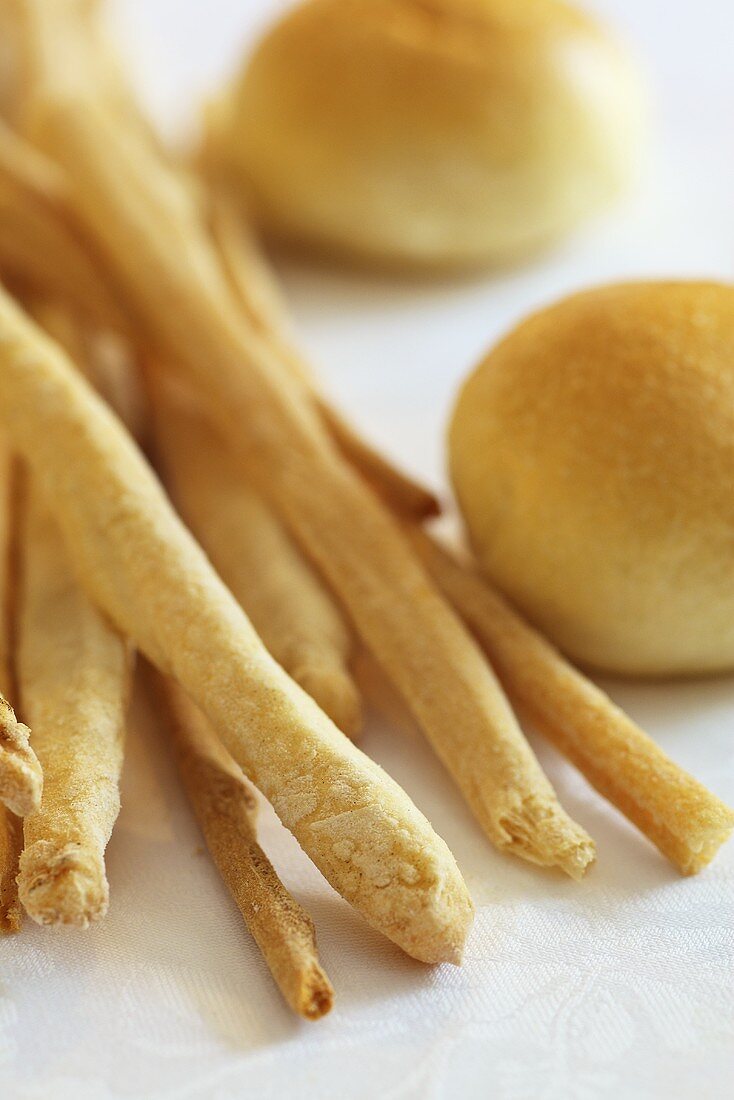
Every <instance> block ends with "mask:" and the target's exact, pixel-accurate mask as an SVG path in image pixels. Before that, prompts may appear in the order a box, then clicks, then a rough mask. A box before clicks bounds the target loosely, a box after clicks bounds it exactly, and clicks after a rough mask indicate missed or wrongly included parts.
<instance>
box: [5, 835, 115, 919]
mask: <svg viewBox="0 0 734 1100" xmlns="http://www.w3.org/2000/svg"><path fill="white" fill-rule="evenodd" d="M18 892H19V894H20V900H21V901H22V903H23V908H24V909H25V911H26V913H27V914H28V916H29V917H32V919H33V920H34V921H36V923H37V924H60V925H70V926H72V927H75V928H88V927H89V925H90V924H93V923H95V921H98V920H101V919H102V917H104V915H105V914H106V912H107V907H108V904H109V887H108V884H107V876H106V875H105V868H104V862H103V860H102V859H101V858H100V856H99V854H98V853H97V852H93V851H89V850H87V849H85V848H82V847H81V846H80V845H78V844H74V843H73V842H72V843H68V844H64V845H63V846H62V847H59V846H58V845H56V844H54V843H53V842H52V841H49V840H40V841H38V842H37V843H35V844H33V845H31V847H30V848H27V849H26V850H25V851H24V852H23V854H22V856H21V857H20V874H19V875H18Z"/></svg>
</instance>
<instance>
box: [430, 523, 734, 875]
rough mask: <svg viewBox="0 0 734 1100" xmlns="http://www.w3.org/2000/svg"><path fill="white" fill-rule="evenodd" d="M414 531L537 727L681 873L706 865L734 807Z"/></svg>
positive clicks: (481, 583) (732, 821)
mask: <svg viewBox="0 0 734 1100" xmlns="http://www.w3.org/2000/svg"><path fill="white" fill-rule="evenodd" d="M412 537H413V541H414V544H415V545H416V547H417V548H418V550H419V552H420V554H421V557H422V559H423V561H424V562H425V563H426V565H427V566H428V567H429V569H430V570H431V573H432V575H433V576H434V577H435V578H436V580H437V581H438V583H439V584H440V585H441V587H442V589H443V590H444V592H445V593H446V595H447V596H448V597H449V599H451V601H452V603H453V604H454V606H455V607H456V608H457V609H458V610H459V612H460V613H461V614H462V615H463V616H464V618H465V619H466V621H467V623H468V624H469V625H470V626H471V628H472V630H473V631H474V633H475V634H476V636H477V638H478V639H479V641H480V642H481V643H482V645H483V646H484V647H485V649H486V651H487V653H488V655H489V657H490V659H491V660H492V663H493V664H494V667H495V668H496V669H497V674H498V675H499V677H500V678H501V680H502V682H503V684H504V685H505V687H506V689H507V691H508V692H509V693H510V695H511V697H512V698H513V699H514V700H515V702H516V703H517V704H518V705H519V706H520V708H521V710H522V712H523V713H524V714H526V715H527V716H528V717H529V719H530V720H531V721H532V723H533V724H534V726H536V727H537V728H538V729H539V730H540V731H541V733H543V734H545V736H547V737H548V738H549V739H550V740H551V741H552V742H553V744H554V745H556V747H557V748H559V749H560V750H561V752H563V753H564V755H566V756H567V757H568V758H569V760H571V762H572V763H573V764H575V765H576V767H577V768H579V770H580V771H582V772H583V774H584V775H585V776H586V778H587V779H588V780H589V782H590V783H591V784H592V785H593V786H594V787H596V789H597V790H598V791H599V792H600V793H601V794H603V795H604V796H605V798H608V799H609V801H610V802H612V803H613V804H614V805H615V806H616V807H617V808H618V809H619V810H621V811H622V813H623V814H625V815H626V816H627V817H628V818H629V819H630V821H632V822H633V823H634V824H635V825H637V827H638V828H639V829H640V830H641V831H642V832H643V833H644V834H645V836H647V837H649V839H650V840H651V841H652V842H653V844H656V845H657V847H658V848H659V849H660V851H661V852H662V853H663V855H665V856H667V857H668V859H669V860H671V862H672V863H674V864H675V866H676V867H677V868H678V869H679V870H680V871H681V872H682V873H683V874H695V873H696V872H698V871H700V870H701V869H702V868H703V867H705V866H706V864H707V863H709V862H710V861H711V860H712V859H713V857H714V855H715V854H716V852H717V851H718V849H719V847H720V846H721V845H722V844H723V843H724V841H725V840H727V839H728V837H729V836H730V835H731V832H732V829H734V810H731V809H730V808H729V807H728V806H726V805H725V804H724V803H723V802H721V801H720V800H719V799H718V798H717V797H716V796H715V795H713V794H712V793H711V792H710V791H708V790H707V789H706V788H705V787H704V786H703V785H702V784H701V783H699V782H698V781H697V780H696V779H694V778H693V777H692V776H690V775H688V774H687V773H686V772H685V771H683V769H682V768H680V767H679V766H678V765H677V764H675V763H674V762H673V761H672V760H671V759H670V758H669V757H668V756H666V754H665V753H664V752H663V751H662V749H661V748H660V747H659V746H658V745H656V744H655V742H654V741H652V739H651V738H650V737H648V736H647V734H645V733H643V731H642V730H641V729H640V728H639V727H638V726H636V725H635V723H634V722H633V721H632V720H631V719H630V718H628V716H627V715H626V714H624V713H623V711H621V710H620V709H619V708H618V707H616V706H615V705H614V704H613V703H612V701H611V700H610V699H609V698H608V697H607V696H606V695H605V694H604V693H603V692H602V691H600V690H599V688H597V687H596V685H595V684H593V683H592V682H591V681H590V680H587V679H586V678H585V677H584V676H582V675H581V673H579V672H577V671H576V669H575V668H573V666H572V665H570V664H569V663H568V661H566V660H565V659H564V658H563V657H562V656H561V654H560V653H559V652H558V651H557V650H556V649H555V648H554V647H553V646H552V645H551V644H550V643H549V642H548V641H546V639H545V638H544V637H543V636H542V635H541V634H539V633H538V631H536V630H534V629H533V628H532V627H531V626H529V625H528V624H527V623H525V622H524V621H523V619H522V618H521V617H520V616H519V615H518V614H517V613H516V612H515V611H513V610H512V608H511V607H510V606H509V604H508V603H507V602H506V601H505V600H504V599H503V598H502V596H500V595H499V594H498V593H497V592H495V591H494V589H492V588H491V586H490V585H489V584H488V583H487V582H486V581H485V580H483V579H482V578H481V577H480V576H479V574H478V573H476V572H475V571H474V570H473V569H471V568H470V567H468V566H464V567H462V566H461V565H459V564H458V563H457V562H456V561H455V560H453V559H452V558H451V557H450V556H449V555H448V554H447V553H446V552H445V551H443V550H441V549H440V547H439V546H437V545H436V544H435V543H434V542H432V541H431V540H430V539H429V538H428V537H427V536H426V535H424V534H422V533H420V532H417V531H416V532H413V535H412Z"/></svg>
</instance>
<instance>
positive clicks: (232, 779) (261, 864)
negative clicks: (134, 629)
mask: <svg viewBox="0 0 734 1100" xmlns="http://www.w3.org/2000/svg"><path fill="white" fill-rule="evenodd" d="M155 688H156V696H157V699H158V700H159V701H160V704H161V706H160V710H161V712H162V716H163V720H164V722H165V724H166V726H167V727H168V729H169V731H170V734H171V737H172V740H173V744H174V749H175V753H176V758H177V762H178V767H179V772H180V774H181V778H182V780H183V785H184V788H185V790H186V793H187V795H188V799H189V802H190V803H191V806H192V807H193V810H194V813H195V814H196V818H197V820H198V822H199V825H200V827H201V831H202V833H203V834H204V839H205V840H206V844H207V847H208V849H209V852H210V853H211V856H212V859H213V860H214V862H215V864H216V866H217V869H218V870H219V873H220V875H221V876H222V879H223V880H224V883H225V885H226V887H227V889H228V890H229V892H230V894H231V895H232V897H233V899H234V901H235V903H236V905H237V908H238V909H239V910H240V912H241V913H242V916H243V918H244V920H245V924H246V925H247V927H248V929H249V931H250V933H251V935H252V937H253V939H254V940H255V942H256V943H257V945H258V947H259V948H260V950H261V952H262V954H263V957H264V958H265V961H266V963H267V964H268V967H269V969H270V972H271V974H272V975H273V978H274V979H275V982H276V983H277V985H278V988H279V989H280V991H281V993H282V994H283V997H284V999H285V1001H286V1002H287V1004H288V1005H290V1007H291V1008H292V1009H293V1011H294V1012H296V1013H298V1015H299V1016H303V1017H305V1018H306V1019H307V1020H317V1019H319V1018H320V1017H321V1016H324V1015H325V1014H326V1013H327V1012H328V1011H329V1010H330V1008H331V1006H332V1003H333V997H334V991H333V989H332V986H331V983H330V981H329V979H328V978H327V976H326V974H325V973H324V971H323V969H322V967H321V964H320V963H319V958H318V952H317V948H316V934H315V931H314V926H313V921H312V920H311V918H310V917H309V915H308V913H306V911H305V910H304V909H303V908H302V907H301V906H300V905H299V904H298V902H297V901H296V900H295V898H294V897H292V895H291V894H289V893H288V891H287V890H286V888H285V887H284V886H283V883H282V882H281V881H280V879H279V878H278V875H277V872H276V871H275V868H274V867H273V865H272V863H271V862H270V860H269V859H268V857H267V856H266V854H265V852H263V850H262V848H261V847H260V845H259V844H258V841H257V831H256V821H257V800H256V798H255V794H254V792H253V790H252V788H251V787H250V786H249V784H248V783H247V781H246V780H245V778H244V776H243V775H242V772H241V770H240V769H239V768H238V767H237V765H236V764H235V762H234V760H233V759H232V757H231V756H230V755H229V753H228V752H227V751H226V749H225V748H224V747H223V746H222V743H221V741H220V740H219V738H218V737H217V736H216V735H215V734H214V733H213V731H212V729H211V727H210V726H209V725H208V723H207V722H206V719H205V718H204V717H203V715H202V713H201V711H200V710H198V708H197V707H196V706H194V704H193V703H192V702H191V700H190V699H189V698H188V697H187V696H186V695H185V694H184V692H183V691H182V690H181V688H180V687H178V685H177V684H174V683H173V682H172V681H171V680H165V679H164V678H163V677H161V676H156V680H155Z"/></svg>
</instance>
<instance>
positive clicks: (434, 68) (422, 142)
mask: <svg viewBox="0 0 734 1100" xmlns="http://www.w3.org/2000/svg"><path fill="white" fill-rule="evenodd" d="M640 104H641V97H640V95H639V91H638V85H637V81H636V79H635V77H634V74H633V73H632V72H631V69H630V66H629V64H628V61H627V59H626V57H625V56H624V55H623V54H622V53H621V52H620V50H619V49H618V47H617V45H616V44H615V43H614V42H613V41H612V40H611V39H610V37H609V36H608V34H607V33H606V32H605V31H603V30H602V29H601V28H600V27H599V26H597V24H596V23H594V22H593V21H592V20H591V19H589V18H588V17H586V16H585V15H583V14H582V13H581V12H579V11H577V10H576V9H574V8H572V7H569V6H568V5H566V4H565V3H562V2H560V0H308V2H306V3H304V4H302V5H301V6H299V7H297V8H296V9H295V10H293V11H291V12H290V13H288V14H287V15H286V16H285V18H283V19H282V20H281V21H280V22H279V23H278V24H276V26H274V27H273V29H272V30H271V31H270V33H269V34H267V36H266V37H265V38H264V40H263V41H262V42H261V43H260V45H259V47H258V48H257V50H256V52H255V54H254V56H253V57H252V58H251V60H250V61H249V63H248V64H247V65H246V67H245V69H244V72H243V73H242V76H241V77H240V79H239V80H238V81H237V82H236V85H235V87H234V90H233V92H232V94H231V97H230V99H229V101H228V104H227V106H226V107H225V119H224V122H223V124H224V132H223V133H222V137H221V142H222V149H221V155H220V158H219V159H220V161H221V162H222V163H223V164H224V165H225V166H228V168H229V170H230V173H231V175H232V177H233V179H234V180H235V181H238V183H239V185H240V186H241V187H242V188H243V190H244V191H245V192H246V194H247V198H248V201H249V202H250V203H251V205H252V208H253V212H254V213H255V215H256V216H257V217H258V218H259V221H260V223H261V226H262V228H264V229H265V230H266V231H269V233H270V234H271V236H276V237H279V238H281V239H284V240H286V241H288V242H291V243H297V244H300V245H302V246H306V247H308V248H310V249H311V250H314V249H315V250H317V251H321V252H325V253H334V254H339V255H341V256H342V257H346V258H351V259H353V260H354V259H356V260H362V261H369V262H377V263H379V264H381V265H394V266H404V267H405V266H407V267H420V266H423V267H429V268H446V267H452V266H471V265H476V264H480V263H488V262H489V263H497V262H500V261H502V262H504V261H508V260H512V259H514V258H516V257H520V256H522V255H524V254H526V253H529V252H531V251H532V250H534V249H537V248H538V247H540V246H542V245H545V244H546V243H547V242H550V241H552V240H553V239H555V238H557V237H559V236H561V235H562V234H563V233H565V232H566V231H567V230H568V229H570V228H571V227H572V226H573V225H575V224H576V223H577V222H578V221H579V220H581V219H583V218H584V217H586V216H587V215H588V214H590V213H591V212H593V211H595V210H596V209H597V208H598V207H599V206H601V205H603V204H604V203H606V202H607V200H608V199H609V198H610V197H611V196H613V195H614V194H615V193H616V192H617V191H618V189H619V188H620V186H621V185H622V183H623V182H624V181H625V180H626V178H627V176H628V174H629V168H630V164H631V162H632V161H633V160H634V157H633V156H632V155H631V154H632V153H633V150H634V148H635V146H636V144H637V136H638V129H639V117H640V113H641V111H640Z"/></svg>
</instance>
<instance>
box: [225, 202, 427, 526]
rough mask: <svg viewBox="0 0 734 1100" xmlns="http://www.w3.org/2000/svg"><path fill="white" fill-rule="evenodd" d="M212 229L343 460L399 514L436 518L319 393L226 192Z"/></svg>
mask: <svg viewBox="0 0 734 1100" xmlns="http://www.w3.org/2000/svg"><path fill="white" fill-rule="evenodd" d="M211 227H212V235H213V238H214V241H215V243H216V245H217V248H218V250H219V256H220V259H221V261H222V266H223V268H224V271H225V274H226V275H227V278H228V280H229V283H230V286H231V289H232V290H233V291H234V293H235V296H236V298H237V300H238V302H239V304H240V306H241V307H242V309H243V310H244V311H245V315H246V316H247V318H248V320H249V321H250V323H251V324H252V325H253V326H254V327H255V328H256V329H257V331H258V332H259V333H260V334H261V335H262V336H263V338H264V339H265V340H267V342H268V344H269V346H270V348H271V350H272V352H273V354H274V355H276V356H277V357H278V359H279V360H280V362H281V363H283V364H284V365H285V366H286V367H288V368H289V369H290V370H292V371H293V374H294V376H295V377H296V378H297V379H298V380H299V381H300V382H301V383H304V384H305V385H306V386H307V388H308V391H309V394H310V397H311V399H312V400H313V401H314V403H315V405H316V407H317V409H318V411H319V413H320V415H321V418H322V420H323V421H324V424H325V425H326V427H327V428H328V430H329V431H330V433H331V435H332V437H333V438H334V440H335V442H336V444H337V446H338V447H339V449H340V450H341V451H342V453H343V454H344V456H345V457H346V458H348V459H349V461H350V462H351V463H352V465H353V466H354V467H355V468H356V469H357V470H359V472H360V473H361V474H362V476H363V477H365V478H366V480H367V481H368V482H369V483H370V485H371V486H372V487H373V488H374V489H375V491H376V492H378V493H379V494H380V495H381V496H382V497H383V499H384V500H385V502H386V503H387V504H389V505H390V506H391V507H392V508H393V509H394V510H395V511H396V512H398V514H400V515H402V516H404V517H406V518H412V519H414V520H422V519H428V518H429V517H430V516H435V515H437V514H438V513H439V511H440V505H439V503H438V501H437V499H436V497H435V496H434V494H433V493H431V492H430V491H429V490H428V489H426V488H424V487H423V486H422V485H419V484H418V482H416V481H413V480H412V478H409V477H408V476H407V475H406V474H404V473H403V472H402V471H401V470H398V469H396V467H394V466H393V465H392V464H391V463H389V462H388V461H387V459H385V458H384V457H383V456H382V455H381V454H380V453H379V452H378V451H376V450H375V449H374V448H373V447H372V446H371V445H370V444H369V443H367V442H366V441H365V440H364V439H363V438H362V437H361V436H360V435H359V434H358V432H356V431H355V429H354V428H353V427H352V426H351V425H350V424H349V423H348V421H347V420H345V419H344V417H343V416H342V415H341V414H340V413H339V412H337V410H336V409H335V408H333V407H332V406H331V405H330V404H329V403H328V401H326V400H325V398H324V397H323V396H322V395H321V394H319V392H318V390H317V389H316V388H315V384H314V382H313V378H312V373H311V370H310V368H309V366H308V364H307V363H306V362H305V360H304V359H303V357H302V356H300V355H299V353H298V352H297V351H296V349H295V348H294V347H292V346H291V345H290V343H289V342H288V341H287V339H286V337H285V333H286V332H287V329H288V322H287V319H286V317H287V314H286V307H285V303H284V301H283V300H282V297H281V295H280V292H279V289H278V287H277V285H276V282H275V278H274V275H273V273H272V271H271V270H270V269H269V267H268V264H267V261H266V259H265V256H264V254H263V253H262V251H261V250H260V248H259V246H258V243H257V241H256V239H255V237H254V234H253V233H252V232H251V231H248V228H247V227H246V226H245V224H244V223H243V220H242V218H241V217H240V216H239V214H238V212H237V210H236V208H235V207H234V205H233V204H232V203H231V202H230V201H229V200H228V199H227V198H226V197H225V196H224V195H223V194H215V195H214V197H213V200H212V203H211Z"/></svg>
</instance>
